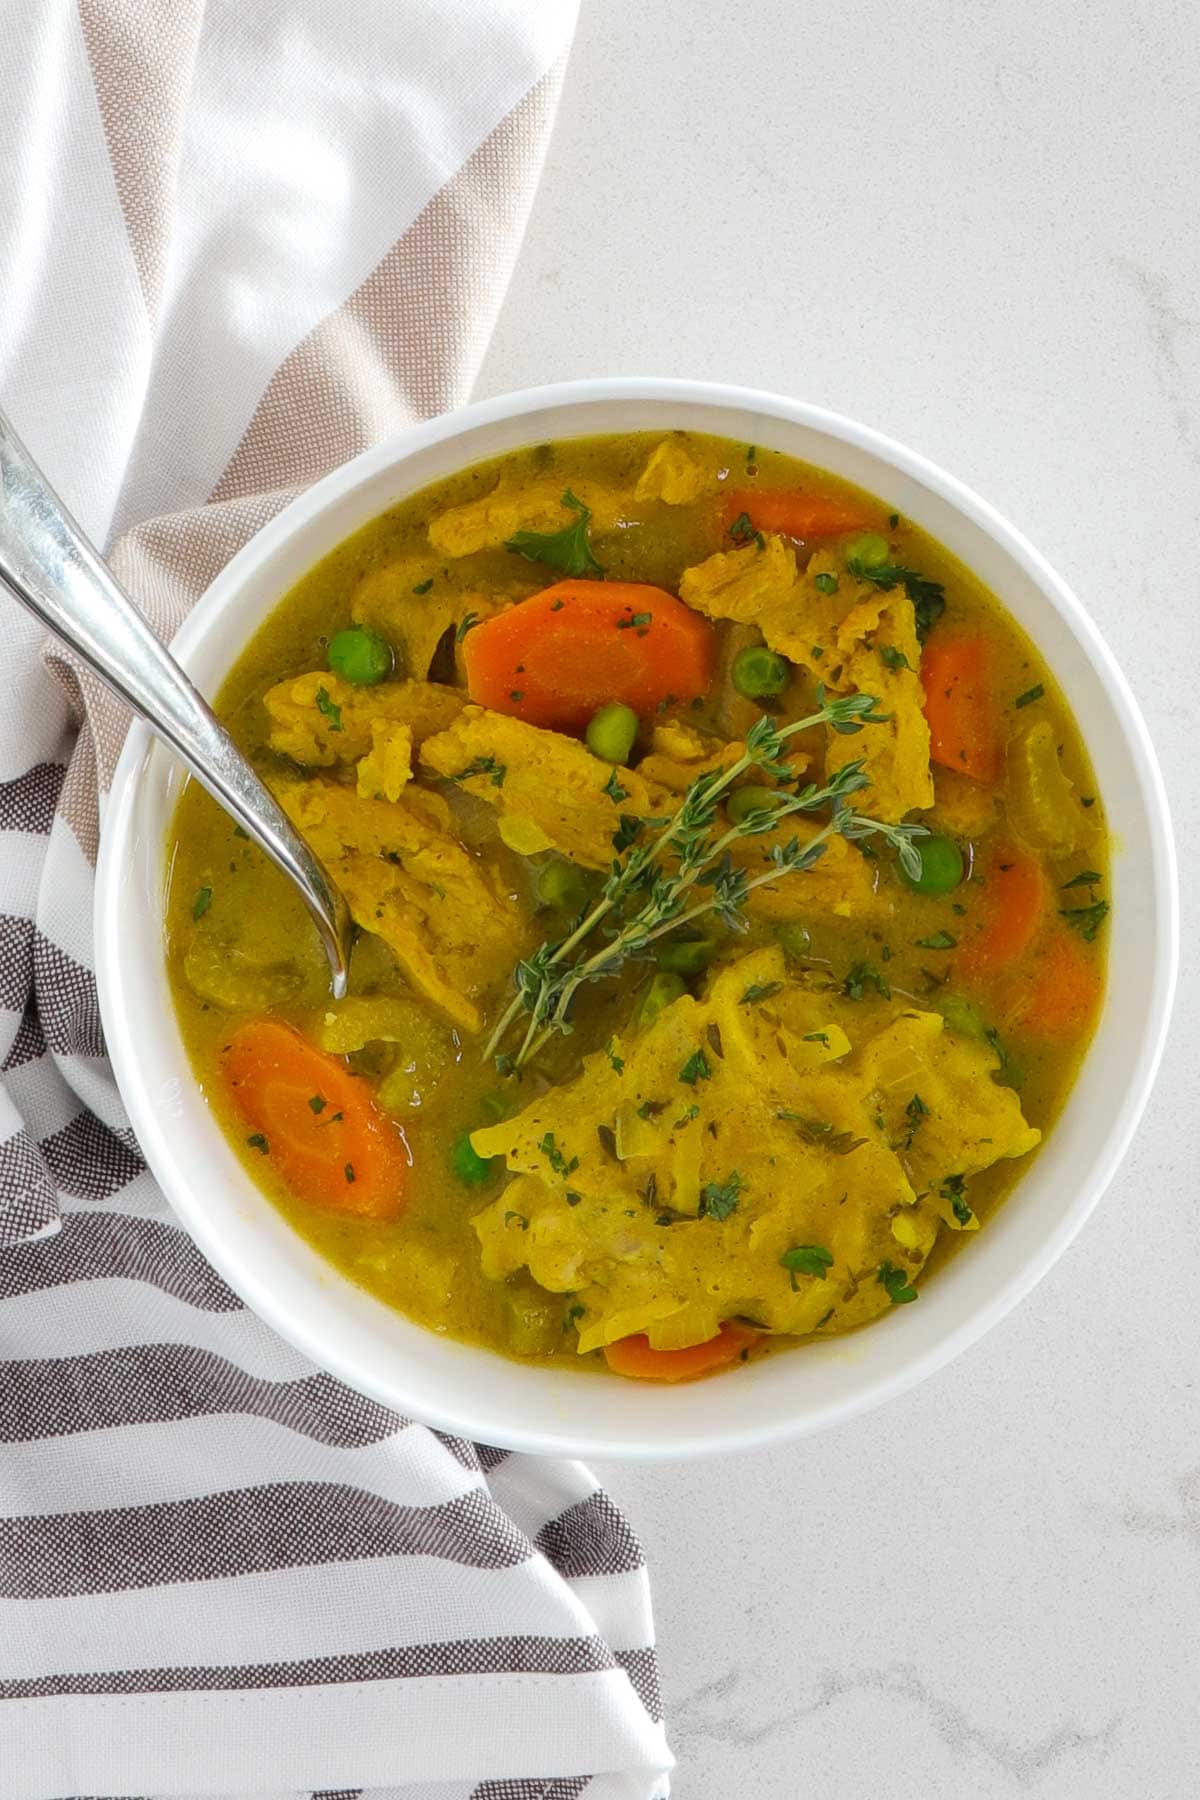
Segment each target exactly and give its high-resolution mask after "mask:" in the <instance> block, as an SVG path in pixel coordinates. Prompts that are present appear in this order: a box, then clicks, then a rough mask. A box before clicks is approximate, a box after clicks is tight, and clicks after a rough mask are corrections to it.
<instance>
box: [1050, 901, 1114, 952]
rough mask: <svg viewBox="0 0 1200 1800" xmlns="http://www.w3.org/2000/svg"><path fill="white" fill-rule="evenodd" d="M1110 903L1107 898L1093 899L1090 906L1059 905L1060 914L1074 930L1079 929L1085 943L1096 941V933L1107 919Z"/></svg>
mask: <svg viewBox="0 0 1200 1800" xmlns="http://www.w3.org/2000/svg"><path fill="white" fill-rule="evenodd" d="M1108 913H1109V905H1108V901H1107V900H1093V902H1092V904H1091V905H1090V906H1065V907H1059V910H1058V916H1059V918H1060V919H1065V920H1066V921H1067V924H1068V925H1069V926H1070V927H1071V929H1072V931H1077V932H1078V933H1079V935H1080V937H1081V938H1083V940H1084V941H1085V943H1088V944H1091V943H1094V942H1095V938H1096V933H1097V932H1098V931H1099V929H1100V927H1101V926H1102V925H1103V923H1104V921H1105V919H1107V917H1108Z"/></svg>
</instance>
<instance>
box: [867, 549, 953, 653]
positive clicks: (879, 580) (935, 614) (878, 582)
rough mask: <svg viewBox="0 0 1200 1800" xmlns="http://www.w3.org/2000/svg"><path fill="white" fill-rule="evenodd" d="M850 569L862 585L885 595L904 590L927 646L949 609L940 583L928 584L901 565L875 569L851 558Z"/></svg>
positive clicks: (919, 634)
mask: <svg viewBox="0 0 1200 1800" xmlns="http://www.w3.org/2000/svg"><path fill="white" fill-rule="evenodd" d="M846 567H847V568H848V569H849V571H850V573H851V574H852V575H856V576H857V577H858V579H859V581H870V582H872V583H873V584H874V585H875V586H876V587H877V588H882V589H883V590H884V592H885V593H886V592H888V591H890V589H892V588H894V587H903V589H904V591H905V593H906V594H907V595H908V597H909V599H910V600H911V601H912V603H913V613H914V615H915V617H916V623H917V637H918V638H919V639H920V641H921V642H922V643H924V641H925V639H926V638H927V637H928V636H929V633H930V632H931V631H932V630H933V627H934V626H935V625H936V624H937V622H938V620H939V619H940V618H941V616H942V613H943V612H944V611H945V608H946V590H945V588H944V587H943V586H942V583H941V582H940V581H928V580H927V579H926V578H925V576H924V575H918V574H917V572H916V570H915V569H905V568H903V567H901V565H900V564H899V563H887V562H885V563H876V564H875V565H874V566H872V565H871V564H870V563H866V562H864V561H863V559H862V558H861V557H860V556H848V557H847V558H846Z"/></svg>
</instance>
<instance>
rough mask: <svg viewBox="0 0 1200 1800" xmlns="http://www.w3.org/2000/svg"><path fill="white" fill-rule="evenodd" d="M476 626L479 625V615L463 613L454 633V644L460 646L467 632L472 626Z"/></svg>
mask: <svg viewBox="0 0 1200 1800" xmlns="http://www.w3.org/2000/svg"><path fill="white" fill-rule="evenodd" d="M478 624H479V614H478V613H477V612H465V613H464V614H463V616H462V618H461V619H460V620H459V621H458V629H457V631H456V632H455V633H454V641H455V643H456V644H461V643H462V641H463V639H464V638H465V637H466V635H467V633H468V631H470V630H471V628H472V626H475V625H478Z"/></svg>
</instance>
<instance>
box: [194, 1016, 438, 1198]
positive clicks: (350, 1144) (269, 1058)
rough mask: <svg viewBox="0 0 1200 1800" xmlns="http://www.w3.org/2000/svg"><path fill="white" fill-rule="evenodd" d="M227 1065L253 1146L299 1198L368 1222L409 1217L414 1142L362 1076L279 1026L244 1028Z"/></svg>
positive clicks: (268, 1022) (262, 1022) (269, 1022)
mask: <svg viewBox="0 0 1200 1800" xmlns="http://www.w3.org/2000/svg"><path fill="white" fill-rule="evenodd" d="M222 1066H223V1070H224V1074H225V1079H226V1081H227V1082H228V1083H229V1090H230V1093H231V1094H232V1096H233V1101H234V1104H235V1106H236V1107H237V1109H238V1111H239V1112H240V1113H241V1115H242V1117H243V1118H244V1119H245V1121H246V1123H247V1124H248V1125H251V1126H252V1127H253V1131H252V1133H251V1135H250V1137H249V1138H248V1140H247V1141H248V1142H249V1143H250V1144H251V1145H252V1147H253V1148H254V1149H256V1150H258V1151H259V1152H260V1153H261V1154H262V1155H263V1156H264V1158H265V1159H266V1160H267V1161H268V1162H269V1163H270V1164H271V1166H272V1168H273V1169H275V1171H276V1172H277V1174H278V1175H279V1176H280V1177H281V1178H282V1180H283V1181H284V1182H285V1183H286V1184H287V1186H288V1187H289V1188H291V1190H292V1192H293V1193H294V1194H296V1195H297V1196H298V1197H299V1198H300V1199H302V1200H307V1201H309V1202H310V1203H311V1204H312V1205H313V1206H322V1207H325V1208H326V1209H327V1210H328V1211H330V1212H342V1213H355V1214H357V1215H358V1216H359V1217H360V1218H367V1219H395V1218H398V1217H399V1215H400V1214H401V1213H402V1212H403V1211H404V1188H405V1182H406V1179H407V1173H408V1161H409V1158H408V1145H407V1143H406V1142H405V1139H404V1136H403V1134H402V1133H401V1132H400V1131H399V1130H398V1129H397V1128H396V1127H395V1126H394V1125H393V1124H392V1123H391V1121H390V1120H389V1119H388V1118H387V1117H386V1115H385V1114H384V1113H382V1112H381V1111H380V1109H379V1108H378V1107H377V1106H376V1105H375V1102H374V1100H373V1098H372V1095H371V1090H370V1088H369V1087H368V1086H367V1083H366V1082H365V1081H364V1080H363V1079H362V1077H361V1076H358V1075H352V1074H351V1073H350V1071H349V1069H347V1067H346V1065H345V1064H344V1063H343V1062H340V1061H339V1060H338V1059H337V1058H336V1057H333V1056H327V1055H326V1054H325V1052H324V1051H323V1050H318V1049H317V1048H316V1047H315V1045H313V1044H310V1043H309V1042H308V1041H307V1040H306V1039H305V1038H303V1037H301V1035H300V1033H299V1032H298V1031H295V1030H293V1028H292V1027H291V1026H290V1025H284V1024H283V1023H282V1022H281V1021H280V1020H278V1019H255V1020H253V1021H252V1022H251V1023H250V1024H248V1025H243V1026H241V1027H239V1029H238V1030H237V1031H235V1032H234V1034H233V1037H232V1039H231V1040H230V1042H229V1044H228V1045H227V1046H226V1049H225V1052H224V1055H223V1059H222Z"/></svg>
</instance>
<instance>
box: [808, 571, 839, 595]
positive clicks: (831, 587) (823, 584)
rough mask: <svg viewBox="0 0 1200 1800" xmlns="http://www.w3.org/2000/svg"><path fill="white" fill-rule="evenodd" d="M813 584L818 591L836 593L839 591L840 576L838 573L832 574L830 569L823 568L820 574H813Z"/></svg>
mask: <svg viewBox="0 0 1200 1800" xmlns="http://www.w3.org/2000/svg"><path fill="white" fill-rule="evenodd" d="M813 586H814V587H815V588H816V589H817V591H818V593H821V594H836V593H837V591H838V578H837V576H836V575H831V574H830V573H829V572H828V570H822V572H821V574H820V575H814V576H813Z"/></svg>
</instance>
